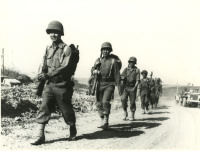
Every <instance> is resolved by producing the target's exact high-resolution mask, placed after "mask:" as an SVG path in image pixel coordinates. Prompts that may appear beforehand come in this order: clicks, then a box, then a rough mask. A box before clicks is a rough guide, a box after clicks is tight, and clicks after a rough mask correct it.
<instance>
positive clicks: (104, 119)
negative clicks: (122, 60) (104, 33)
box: [92, 42, 121, 129]
mask: <svg viewBox="0 0 200 151" xmlns="http://www.w3.org/2000/svg"><path fill="white" fill-rule="evenodd" d="M111 51H112V45H111V43H109V42H104V43H103V44H102V45H101V57H100V58H98V59H97V60H96V62H95V65H94V67H93V68H92V70H93V72H92V73H93V74H95V75H96V79H98V80H97V81H98V87H97V90H96V103H95V104H96V106H97V109H98V113H99V116H100V118H101V125H100V126H99V128H103V129H107V128H108V125H109V123H108V119H109V114H110V109H111V104H110V101H111V99H112V98H113V94H114V90H115V85H117V86H118V89H119V94H120V95H121V93H120V92H121V91H120V85H119V83H120V65H119V62H117V60H116V59H114V58H113V55H112V54H110V52H111ZM102 54H103V57H102Z"/></svg>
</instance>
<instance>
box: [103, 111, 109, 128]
mask: <svg viewBox="0 0 200 151" xmlns="http://www.w3.org/2000/svg"><path fill="white" fill-rule="evenodd" d="M108 120H109V115H108V114H105V115H104V120H103V122H104V124H103V126H102V127H101V128H102V129H103V130H107V129H108V125H109V124H108Z"/></svg>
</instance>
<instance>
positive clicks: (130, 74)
mask: <svg viewBox="0 0 200 151" xmlns="http://www.w3.org/2000/svg"><path fill="white" fill-rule="evenodd" d="M121 77H122V79H123V80H124V83H123V85H124V91H123V94H122V96H121V101H122V107H123V109H124V111H127V106H128V105H127V102H128V97H129V98H130V110H131V112H135V110H136V104H135V100H136V92H137V88H135V89H133V88H134V87H135V84H136V82H137V81H139V80H140V70H139V69H138V68H137V67H134V68H133V69H132V68H129V67H128V68H125V69H124V71H123V73H122V74H121Z"/></svg>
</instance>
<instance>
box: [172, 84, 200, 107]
mask: <svg viewBox="0 0 200 151" xmlns="http://www.w3.org/2000/svg"><path fill="white" fill-rule="evenodd" d="M175 99H176V102H177V103H178V104H179V105H181V106H184V107H186V106H189V107H199V108H200V92H199V89H198V88H197V89H194V90H190V91H189V92H184V93H183V92H182V93H181V94H177V95H176V97H175Z"/></svg>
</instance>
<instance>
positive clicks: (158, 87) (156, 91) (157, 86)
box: [155, 83, 162, 107]
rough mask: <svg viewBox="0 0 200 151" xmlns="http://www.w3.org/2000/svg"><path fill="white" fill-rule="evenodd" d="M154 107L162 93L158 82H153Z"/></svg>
mask: <svg viewBox="0 0 200 151" xmlns="http://www.w3.org/2000/svg"><path fill="white" fill-rule="evenodd" d="M155 94H156V95H155V107H157V104H158V101H159V97H160V95H161V94H162V85H161V84H160V83H156V84H155Z"/></svg>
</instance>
